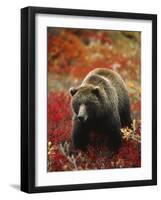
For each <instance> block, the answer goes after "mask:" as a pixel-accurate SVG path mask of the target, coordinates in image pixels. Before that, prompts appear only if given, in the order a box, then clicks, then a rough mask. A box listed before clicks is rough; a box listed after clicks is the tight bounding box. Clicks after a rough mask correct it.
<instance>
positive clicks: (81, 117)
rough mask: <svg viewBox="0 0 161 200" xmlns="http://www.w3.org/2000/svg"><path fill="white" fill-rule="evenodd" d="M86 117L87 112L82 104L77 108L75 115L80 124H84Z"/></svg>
mask: <svg viewBox="0 0 161 200" xmlns="http://www.w3.org/2000/svg"><path fill="white" fill-rule="evenodd" d="M87 118H88V115H87V110H86V106H85V105H84V104H82V105H80V107H79V112H78V115H77V119H78V120H79V121H80V122H85V121H87Z"/></svg>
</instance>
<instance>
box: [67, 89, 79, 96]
mask: <svg viewBox="0 0 161 200" xmlns="http://www.w3.org/2000/svg"><path fill="white" fill-rule="evenodd" d="M77 91H78V88H74V87H71V88H70V89H69V92H70V94H71V96H74V95H75V93H76V92H77Z"/></svg>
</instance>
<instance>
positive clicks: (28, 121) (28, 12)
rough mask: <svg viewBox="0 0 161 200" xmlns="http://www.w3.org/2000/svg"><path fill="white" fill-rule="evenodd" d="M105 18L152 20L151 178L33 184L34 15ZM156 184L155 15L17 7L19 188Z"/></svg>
mask: <svg viewBox="0 0 161 200" xmlns="http://www.w3.org/2000/svg"><path fill="white" fill-rule="evenodd" d="M38 13H41V14H60V15H73V16H90V17H108V18H122V19H138V20H151V21H152V179H149V180H139V181H120V182H106V183H88V184H71V185H59V186H39V187H37V186H35V170H36V169H35V16H36V14H38ZM148 185H157V15H155V14H141V13H125V12H111V11H98V10H77V9H64V8H47V7H25V8H22V9H21V191H24V192H27V193H37V192H58V191H69V190H85V189H103V188H117V187H132V186H148Z"/></svg>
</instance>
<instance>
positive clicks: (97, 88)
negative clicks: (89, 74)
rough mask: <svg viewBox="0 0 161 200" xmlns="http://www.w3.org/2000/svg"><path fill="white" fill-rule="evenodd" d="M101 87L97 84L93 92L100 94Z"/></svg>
mask: <svg viewBox="0 0 161 200" xmlns="http://www.w3.org/2000/svg"><path fill="white" fill-rule="evenodd" d="M99 89H100V88H99V86H96V87H95V88H93V90H92V92H93V94H95V95H96V96H98V95H99Z"/></svg>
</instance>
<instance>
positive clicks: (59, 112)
mask: <svg viewBox="0 0 161 200" xmlns="http://www.w3.org/2000/svg"><path fill="white" fill-rule="evenodd" d="M70 122H71V109H70V96H67V95H66V94H65V93H64V92H59V93H56V92H51V93H50V94H49V95H48V141H50V142H52V143H53V144H59V143H60V142H63V141H65V140H68V139H69V134H70V132H71V123H70Z"/></svg>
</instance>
